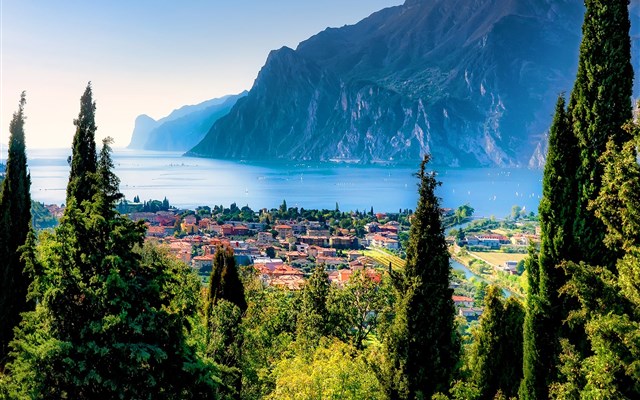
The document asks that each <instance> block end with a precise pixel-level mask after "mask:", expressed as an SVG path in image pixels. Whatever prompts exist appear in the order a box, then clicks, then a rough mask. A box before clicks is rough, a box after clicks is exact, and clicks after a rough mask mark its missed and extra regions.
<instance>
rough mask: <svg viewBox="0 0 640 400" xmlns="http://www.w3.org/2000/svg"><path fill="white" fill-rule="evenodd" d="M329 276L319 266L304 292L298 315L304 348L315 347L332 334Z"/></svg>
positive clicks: (299, 335)
mask: <svg viewBox="0 0 640 400" xmlns="http://www.w3.org/2000/svg"><path fill="white" fill-rule="evenodd" d="M328 296H329V276H328V275H327V272H326V271H325V269H324V266H323V265H318V266H316V268H315V269H314V270H313V274H311V277H310V278H309V279H308V280H307V283H306V284H305V285H304V289H303V292H302V306H301V311H300V314H299V315H298V326H297V333H298V335H297V336H298V341H299V342H300V343H301V344H302V345H303V346H310V347H315V346H316V345H317V344H318V341H319V340H320V338H321V337H323V336H327V335H329V334H330V331H331V330H330V328H329V326H330V324H329V310H328V309H327V298H328Z"/></svg>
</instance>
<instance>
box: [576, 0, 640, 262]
mask: <svg viewBox="0 0 640 400" xmlns="http://www.w3.org/2000/svg"><path fill="white" fill-rule="evenodd" d="M585 5H586V13H585V16H584V24H583V26H582V43H581V45H580V56H579V60H578V73H577V77H576V81H575V84H574V87H573V91H572V93H571V100H570V103H569V110H570V113H571V122H572V125H573V130H574V132H575V135H576V137H577V138H578V143H579V148H580V157H581V164H580V166H579V168H578V173H577V176H578V204H577V207H576V216H575V224H574V237H575V238H576V241H577V243H576V244H577V251H578V252H579V254H580V255H581V261H584V262H586V263H588V264H591V265H601V266H605V267H609V268H613V266H614V264H615V260H616V258H617V256H618V255H619V254H618V252H617V251H616V250H615V249H610V248H607V247H606V246H605V245H604V243H603V240H604V235H605V227H604V226H603V224H602V221H600V219H598V218H595V215H594V211H593V210H592V209H591V208H590V206H589V203H590V202H591V201H594V200H595V199H596V197H597V196H598V194H599V192H600V188H601V179H602V174H603V171H604V165H603V162H602V161H601V160H600V159H599V158H600V156H601V155H602V153H604V151H605V148H606V145H607V142H608V141H609V140H611V141H612V142H613V144H614V146H615V147H616V148H617V149H620V147H621V146H622V145H623V144H624V143H625V142H627V141H628V140H629V139H630V137H629V135H628V133H626V132H625V131H624V130H623V129H622V126H623V125H624V124H625V123H626V122H627V121H628V120H629V119H631V116H632V115H631V95H632V86H633V68H632V66H631V41H630V38H629V29H630V21H629V10H628V5H629V0H607V1H604V0H586V1H585Z"/></svg>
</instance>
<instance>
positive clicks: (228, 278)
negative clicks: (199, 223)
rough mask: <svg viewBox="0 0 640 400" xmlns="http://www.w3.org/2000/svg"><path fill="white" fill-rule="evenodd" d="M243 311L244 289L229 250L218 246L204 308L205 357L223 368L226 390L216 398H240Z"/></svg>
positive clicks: (244, 304) (245, 304)
mask: <svg viewBox="0 0 640 400" xmlns="http://www.w3.org/2000/svg"><path fill="white" fill-rule="evenodd" d="M246 309H247V301H246V299H245V295H244V287H243V285H242V281H240V277H239V276H238V269H237V268H236V262H235V259H234V257H233V249H232V248H230V247H223V246H219V247H218V248H217V249H216V252H215V253H214V255H213V266H212V268H211V275H210V278H209V291H208V293H207V303H206V305H205V319H206V325H207V343H206V345H207V354H208V355H209V356H210V357H211V358H212V359H213V360H214V361H215V362H216V363H219V364H221V365H224V366H225V367H227V372H226V373H225V374H224V376H223V382H224V383H225V386H226V389H222V390H221V391H220V392H219V393H218V394H219V395H220V396H223V397H225V398H227V397H232V398H238V399H239V398H240V392H241V390H242V374H241V370H240V367H241V358H242V344H243V341H244V337H243V334H242V329H241V322H242V315H243V313H244V312H245V311H246Z"/></svg>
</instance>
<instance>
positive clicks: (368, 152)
mask: <svg viewBox="0 0 640 400" xmlns="http://www.w3.org/2000/svg"><path fill="white" fill-rule="evenodd" d="M583 12H584V10H583V6H582V1H581V0H554V1H552V0H409V1H407V2H406V3H405V4H404V5H402V6H397V7H391V8H387V9H384V10H382V11H380V12H377V13H374V14H372V15H371V16H370V17H368V18H366V19H364V20H363V21H361V22H359V23H358V24H356V25H352V26H345V27H342V28H337V29H327V30H325V31H323V32H321V33H319V34H318V35H316V36H313V37H312V38H310V39H308V40H306V41H304V42H302V43H300V44H299V46H298V48H297V49H296V50H293V49H290V48H286V47H284V48H281V49H279V50H276V51H272V52H271V54H270V55H269V57H268V59H267V61H266V63H265V65H264V67H263V68H262V69H261V71H260V73H259V74H258V77H257V78H256V80H255V82H254V85H253V87H252V89H251V91H250V92H249V94H248V96H247V97H246V98H244V99H242V100H240V101H238V103H237V104H236V105H235V106H234V107H233V109H232V110H231V111H230V112H229V114H228V115H227V116H225V117H223V118H221V119H220V120H218V121H217V122H216V123H215V124H214V125H213V127H212V128H211V130H210V131H209V132H208V134H207V136H206V137H205V138H204V139H203V140H202V142H200V143H199V144H198V145H197V146H195V147H194V148H193V149H192V150H191V151H190V152H189V154H191V155H198V156H206V157H216V158H235V159H255V160H257V159H284V160H314V161H329V160H333V161H356V162H361V163H375V162H380V163H387V162H414V161H415V160H418V159H419V158H421V156H422V155H423V154H424V153H427V152H428V153H431V154H432V155H433V157H434V161H435V163H436V164H439V165H448V166H528V165H531V166H536V165H537V164H539V163H540V162H542V160H543V159H544V157H543V151H544V143H543V142H544V133H545V131H546V130H547V129H548V126H549V124H550V121H551V117H552V112H553V106H554V104H555V101H556V97H557V95H558V94H559V93H560V92H562V91H566V92H568V91H570V90H571V85H572V82H573V79H574V78H575V72H576V65H577V55H578V47H579V42H580V35H581V24H582V17H583Z"/></svg>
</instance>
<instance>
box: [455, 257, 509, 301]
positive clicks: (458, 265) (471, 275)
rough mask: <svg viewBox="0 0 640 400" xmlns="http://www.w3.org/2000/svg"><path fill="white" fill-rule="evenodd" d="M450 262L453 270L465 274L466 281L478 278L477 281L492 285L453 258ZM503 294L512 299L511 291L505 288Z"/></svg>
mask: <svg viewBox="0 0 640 400" xmlns="http://www.w3.org/2000/svg"><path fill="white" fill-rule="evenodd" d="M449 261H450V262H451V268H453V269H455V270H457V271H462V272H464V277H465V279H467V280H469V279H471V278H476V279H479V280H481V281H484V282H486V283H488V284H491V282H489V281H487V280H486V279H484V278H483V277H481V276H478V275H476V274H474V273H473V272H472V271H471V270H470V269H469V268H467V266H466V265H464V264H461V263H459V262H458V261H456V260H454V259H453V258H451V259H449ZM502 294H503V295H504V297H511V292H510V291H509V290H507V289H505V288H502Z"/></svg>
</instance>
